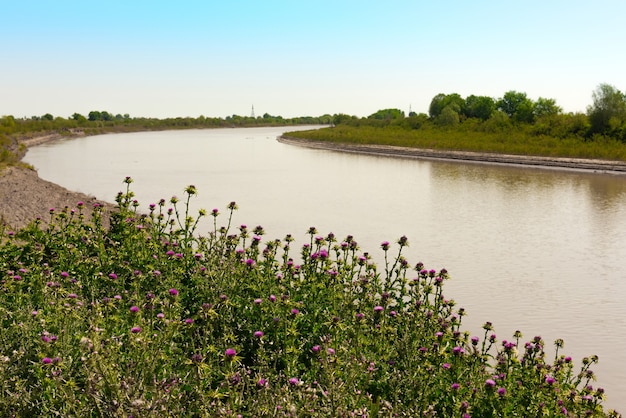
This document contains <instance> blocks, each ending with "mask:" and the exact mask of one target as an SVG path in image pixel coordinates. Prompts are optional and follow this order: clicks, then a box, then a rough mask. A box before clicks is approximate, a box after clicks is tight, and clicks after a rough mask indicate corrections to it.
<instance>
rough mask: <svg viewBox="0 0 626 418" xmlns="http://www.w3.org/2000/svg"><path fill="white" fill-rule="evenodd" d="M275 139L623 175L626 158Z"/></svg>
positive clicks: (389, 153) (370, 152)
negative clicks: (610, 158)
mask: <svg viewBox="0 0 626 418" xmlns="http://www.w3.org/2000/svg"><path fill="white" fill-rule="evenodd" d="M277 140H278V142H281V143H283V144H287V145H296V146H301V147H306V148H313V149H322V150H328V151H338V152H346V153H355V154H364V155H375V156H382V157H393V158H412V159H421V160H434V161H452V162H458V163H476V164H496V165H509V166H518V167H527V168H539V169H556V170H566V171H578V172H586V173H598V174H613V175H626V162H621V161H608V160H597V159H585V158H564V157H541V156H527V155H513V154H495V153H486V152H474V151H455V150H435V149H426V148H409V147H399V146H392V145H375V144H349V143H335V142H326V141H316V140H310V139H302V138H294V137H290V136H285V135H281V136H279V137H278V138H277Z"/></svg>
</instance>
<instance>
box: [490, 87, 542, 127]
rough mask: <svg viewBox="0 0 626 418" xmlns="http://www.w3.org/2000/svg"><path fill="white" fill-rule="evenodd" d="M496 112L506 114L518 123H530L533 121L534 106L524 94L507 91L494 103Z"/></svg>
mask: <svg viewBox="0 0 626 418" xmlns="http://www.w3.org/2000/svg"><path fill="white" fill-rule="evenodd" d="M496 106H497V108H498V110H501V111H502V112H504V113H505V114H507V115H508V116H509V117H510V118H513V119H515V120H516V121H518V122H532V121H533V119H534V114H533V109H534V104H533V102H532V100H530V99H529V98H528V97H527V96H526V93H520V92H517V91H514V90H511V91H507V92H506V93H504V96H502V98H501V99H500V100H498V102H497V103H496Z"/></svg>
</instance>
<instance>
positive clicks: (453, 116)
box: [435, 106, 460, 126]
mask: <svg viewBox="0 0 626 418" xmlns="http://www.w3.org/2000/svg"><path fill="white" fill-rule="evenodd" d="M459 121H460V118H459V113H458V112H456V111H455V110H454V106H446V107H444V108H443V110H442V111H441V114H440V115H439V116H437V118H436V119H435V123H436V124H437V125H439V126H457V125H458V124H459Z"/></svg>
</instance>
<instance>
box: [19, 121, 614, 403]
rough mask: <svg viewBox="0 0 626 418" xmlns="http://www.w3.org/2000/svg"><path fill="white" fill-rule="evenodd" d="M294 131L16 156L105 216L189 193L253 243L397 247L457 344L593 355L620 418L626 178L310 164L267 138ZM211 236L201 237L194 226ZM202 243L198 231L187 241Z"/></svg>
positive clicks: (416, 164) (93, 144) (184, 137)
mask: <svg viewBox="0 0 626 418" xmlns="http://www.w3.org/2000/svg"><path fill="white" fill-rule="evenodd" d="M296 129H300V127H299V128H294V127H290V128H276V127H273V128H235V129H215V130H188V131H165V132H146V133H132V134H110V135H101V136H95V137H85V138H75V139H69V140H60V141H55V142H51V143H47V144H43V145H40V146H36V147H32V148H31V149H29V151H28V153H27V155H26V157H25V158H24V161H25V162H27V163H30V164H32V165H33V166H35V167H36V169H37V170H38V172H39V175H40V177H42V178H44V179H46V180H49V181H52V182H55V183H58V184H60V185H62V186H64V187H66V188H68V189H70V190H74V191H80V192H84V193H87V194H91V195H93V196H95V197H97V198H99V199H103V200H109V201H113V199H114V197H115V195H116V194H117V192H119V191H121V190H123V189H124V187H123V186H125V185H124V184H122V180H123V179H124V177H126V176H131V177H132V178H133V179H134V183H133V184H132V189H133V191H134V192H135V194H136V196H137V198H138V200H139V201H140V202H141V203H142V204H143V206H144V207H146V206H147V205H148V204H149V203H153V202H157V201H158V200H159V199H160V198H166V199H169V198H170V197H171V196H172V195H177V196H179V197H180V196H182V195H183V190H184V188H185V187H186V186H187V185H190V184H193V185H195V186H196V187H197V189H198V192H199V193H198V197H197V199H194V200H193V208H194V210H196V209H199V208H204V209H207V210H211V209H213V208H218V209H220V210H221V211H222V212H225V209H226V205H227V204H228V203H229V202H231V201H236V202H237V204H238V206H239V208H240V209H239V210H238V211H237V212H236V214H235V217H234V222H235V224H236V225H238V224H247V225H249V226H256V225H262V226H263V227H264V228H265V230H266V231H267V235H266V237H267V238H268V239H271V238H282V237H284V235H285V234H287V233H291V234H293V235H294V237H295V238H296V239H297V241H298V242H300V243H304V242H305V239H306V231H307V230H308V229H309V227H311V226H315V227H317V229H318V230H319V232H320V234H326V233H328V232H333V233H335V235H336V236H338V237H339V238H343V237H345V236H346V235H348V234H351V235H354V237H355V239H356V240H357V241H358V242H359V245H360V247H361V248H362V249H363V250H364V251H368V252H370V253H371V254H375V255H377V256H378V257H380V256H381V254H382V253H381V250H380V243H381V242H382V241H391V242H393V241H395V240H397V239H398V238H399V237H400V236H402V235H406V236H407V237H408V238H409V243H410V246H409V248H408V250H407V251H406V252H405V253H404V254H405V256H406V257H407V258H408V260H409V261H410V263H411V264H415V263H417V262H418V261H421V262H423V263H424V265H425V266H426V268H428V269H431V268H432V269H437V270H439V269H441V268H446V269H447V270H448V271H449V273H450V275H451V277H452V280H450V281H449V282H448V283H447V284H446V289H445V293H446V296H447V297H449V298H453V299H455V300H456V301H457V304H458V306H463V307H465V308H466V310H467V312H468V316H467V317H466V318H465V319H464V321H465V328H466V329H468V330H470V331H471V332H472V334H473V335H474V334H476V335H482V333H481V331H482V329H481V326H482V324H483V323H484V322H486V321H491V322H493V324H494V326H495V332H496V333H497V334H498V337H499V339H511V337H512V334H513V333H514V332H515V330H518V329H519V330H521V331H522V333H523V335H524V338H523V340H524V341H526V340H528V339H531V338H532V337H533V336H535V335H541V336H542V337H543V338H544V339H545V341H546V344H550V345H551V342H552V341H554V340H555V339H557V338H563V339H564V340H565V348H564V350H563V351H562V352H563V353H565V354H568V355H571V356H572V357H574V359H575V360H576V361H578V362H580V360H581V359H582V357H584V356H590V355H593V354H596V355H598V356H599V358H600V363H599V364H598V365H596V366H595V367H594V368H593V370H594V371H595V372H596V374H597V376H598V382H595V383H594V387H596V386H599V387H604V388H605V389H606V393H607V396H608V399H607V401H606V402H605V406H607V407H610V408H616V409H618V410H620V411H622V412H623V411H626V399H625V398H624V397H622V395H623V394H624V393H626V361H624V359H623V357H622V356H623V353H624V352H625V350H624V345H626V303H625V298H626V176H625V175H610V174H596V173H585V172H576V171H566V170H553V169H550V170H548V169H538V168H525V167H513V166H501V165H488V164H476V163H460V162H444V161H426V160H417V159H402V158H391V157H381V156H371V155H358V154H348V153H340V152H333V151H325V150H314V149H308V148H302V147H298V146H293V145H286V144H281V143H279V142H277V141H276V137H277V136H278V135H280V134H281V133H282V132H283V131H285V130H296ZM207 228H208V226H207ZM200 233H202V231H200Z"/></svg>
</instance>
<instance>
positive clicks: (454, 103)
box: [428, 93, 465, 119]
mask: <svg viewBox="0 0 626 418" xmlns="http://www.w3.org/2000/svg"><path fill="white" fill-rule="evenodd" d="M448 106H450V108H451V110H453V111H455V112H456V113H457V114H462V113H463V112H464V111H465V100H464V99H463V98H462V97H461V96H460V95H459V94H457V93H452V94H443V93H439V94H438V95H436V96H435V97H433V99H432V100H431V102H430V107H429V108H428V114H429V115H430V117H431V118H433V119H434V118H436V117H437V116H439V115H440V114H441V112H443V109H445V108H446V107H448Z"/></svg>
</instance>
